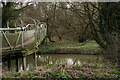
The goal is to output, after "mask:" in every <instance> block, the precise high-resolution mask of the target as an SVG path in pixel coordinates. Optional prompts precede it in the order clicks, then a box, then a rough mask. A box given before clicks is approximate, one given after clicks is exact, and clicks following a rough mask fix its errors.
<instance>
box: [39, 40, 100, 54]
mask: <svg viewBox="0 0 120 80" xmlns="http://www.w3.org/2000/svg"><path fill="white" fill-rule="evenodd" d="M57 50H59V51H60V50H68V51H69V50H70V51H71V52H73V53H74V52H76V53H77V52H78V53H80V52H85V53H97V52H100V50H101V49H100V47H99V45H98V44H97V43H96V42H95V41H86V42H81V43H80V42H77V41H68V42H55V43H48V45H45V46H41V47H40V48H39V51H40V52H49V51H57ZM64 52H65V51H64ZM64 52H63V53H64Z"/></svg>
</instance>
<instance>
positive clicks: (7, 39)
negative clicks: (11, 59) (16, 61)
mask: <svg viewBox="0 0 120 80" xmlns="http://www.w3.org/2000/svg"><path fill="white" fill-rule="evenodd" d="M0 36H1V37H2V47H1V48H0V50H2V55H4V53H6V52H7V53H9V52H15V51H24V50H25V49H26V50H27V49H29V50H31V49H34V48H37V47H38V45H40V44H41V42H42V41H43V40H44V39H45V38H46V36H47V25H46V23H44V22H40V21H38V20H34V19H32V18H18V19H16V20H9V21H8V22H7V27H6V28H0Z"/></svg>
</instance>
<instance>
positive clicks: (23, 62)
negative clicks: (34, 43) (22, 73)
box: [22, 56, 26, 70]
mask: <svg viewBox="0 0 120 80" xmlns="http://www.w3.org/2000/svg"><path fill="white" fill-rule="evenodd" d="M22 64H23V70H26V57H25V56H23V57H22Z"/></svg>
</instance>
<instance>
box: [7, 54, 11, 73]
mask: <svg viewBox="0 0 120 80" xmlns="http://www.w3.org/2000/svg"><path fill="white" fill-rule="evenodd" d="M7 64H8V70H9V71H11V68H10V67H11V58H10V55H8V60H7Z"/></svg>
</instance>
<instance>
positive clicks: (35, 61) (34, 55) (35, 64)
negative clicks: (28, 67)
mask: <svg viewBox="0 0 120 80" xmlns="http://www.w3.org/2000/svg"><path fill="white" fill-rule="evenodd" d="M33 58H34V66H35V67H36V66H37V58H36V53H34V54H33Z"/></svg>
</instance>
